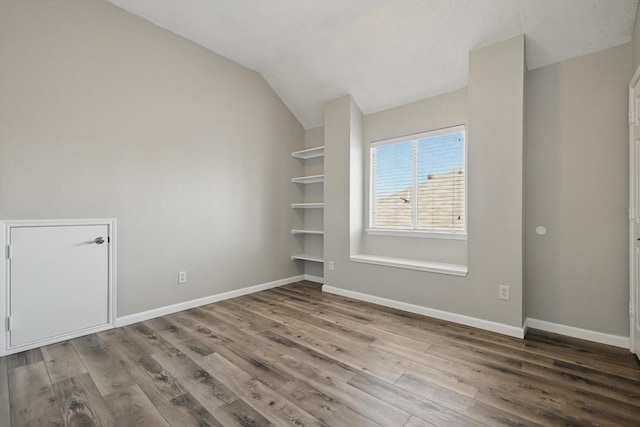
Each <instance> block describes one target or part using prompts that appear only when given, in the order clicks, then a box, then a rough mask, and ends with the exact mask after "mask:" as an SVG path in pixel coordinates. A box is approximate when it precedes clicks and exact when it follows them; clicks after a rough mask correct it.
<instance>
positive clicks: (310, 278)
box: [304, 274, 324, 283]
mask: <svg viewBox="0 0 640 427" xmlns="http://www.w3.org/2000/svg"><path fill="white" fill-rule="evenodd" d="M304 280H308V281H310V282H316V283H324V277H320V276H312V275H311V274H305V275H304Z"/></svg>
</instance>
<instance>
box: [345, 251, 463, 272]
mask: <svg viewBox="0 0 640 427" xmlns="http://www.w3.org/2000/svg"><path fill="white" fill-rule="evenodd" d="M349 259H350V260H351V261H354V262H361V263H364V264H375V265H384V266H387V267H396V268H406V269H409V270H420V271H428V272H431V273H440V274H449V275H452V276H463V277H466V275H467V272H468V270H467V266H466V265H461V264H446V263H443V262H430V261H420V260H417V259H406V258H391V257H386V256H376V255H351V256H350V257H349Z"/></svg>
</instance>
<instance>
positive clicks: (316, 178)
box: [291, 175, 324, 184]
mask: <svg viewBox="0 0 640 427" xmlns="http://www.w3.org/2000/svg"><path fill="white" fill-rule="evenodd" d="M291 182H293V183H295V184H315V183H316V182H324V175H312V176H300V177H298V178H291Z"/></svg>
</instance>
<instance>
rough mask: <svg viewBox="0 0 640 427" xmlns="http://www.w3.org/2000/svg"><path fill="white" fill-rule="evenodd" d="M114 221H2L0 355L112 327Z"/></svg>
mask: <svg viewBox="0 0 640 427" xmlns="http://www.w3.org/2000/svg"><path fill="white" fill-rule="evenodd" d="M113 226H114V224H109V223H102V224H91V223H84V224H83V223H81V224H64V223H62V224H56V225H40V224H38V225H29V224H24V225H23V224H18V225H16V224H12V225H11V224H10V225H6V224H5V233H4V234H5V242H6V244H7V263H6V274H5V276H4V277H5V281H6V284H5V286H4V287H5V292H4V294H5V295H7V304H6V305H5V307H4V309H5V314H6V316H7V333H6V337H5V339H4V344H5V345H4V349H3V350H4V351H3V353H4V354H9V353H14V352H17V351H22V350H25V349H28V348H34V347H37V346H40V345H45V344H49V343H52V342H56V341H61V340H64V339H68V338H72V337H75V336H80V335H84V334H88V333H92V332H96V331H98V330H104V329H108V328H110V327H112V324H113V318H114V310H113V302H114V295H113V286H112V280H111V279H112V274H113V272H112V240H113V239H112V234H113Z"/></svg>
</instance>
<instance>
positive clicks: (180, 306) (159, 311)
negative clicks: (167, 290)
mask: <svg viewBox="0 0 640 427" xmlns="http://www.w3.org/2000/svg"><path fill="white" fill-rule="evenodd" d="M303 279H304V276H302V275H300V276H292V277H287V278H286V279H280V280H274V281H273V282H267V283H262V284H259V285H254V286H248V287H246V288H242V289H236V290H233V291H228V292H223V293H221V294H216V295H210V296H207V297H202V298H196V299H192V300H189V301H184V302H179V303H177V304H172V305H166V306H164V307H158V308H153V309H151V310H147V311H142V312H140V313H135V314H129V315H127V316H122V317H118V318H117V319H116V327H121V326H126V325H130V324H132V323H138V322H143V321H145V320H149V319H154V318H156V317H160V316H166V315H167V314H172V313H177V312H179V311H184V310H188V309H190V308H195V307H200V306H203V305H207V304H211V303H214V302H218V301H224V300H226V299H230V298H236V297H240V296H242V295H248V294H253V293H255V292H260V291H264V290H267V289H271V288H277V287H279V286H284V285H288V284H290V283H295V282H299V281H301V280H303Z"/></svg>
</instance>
